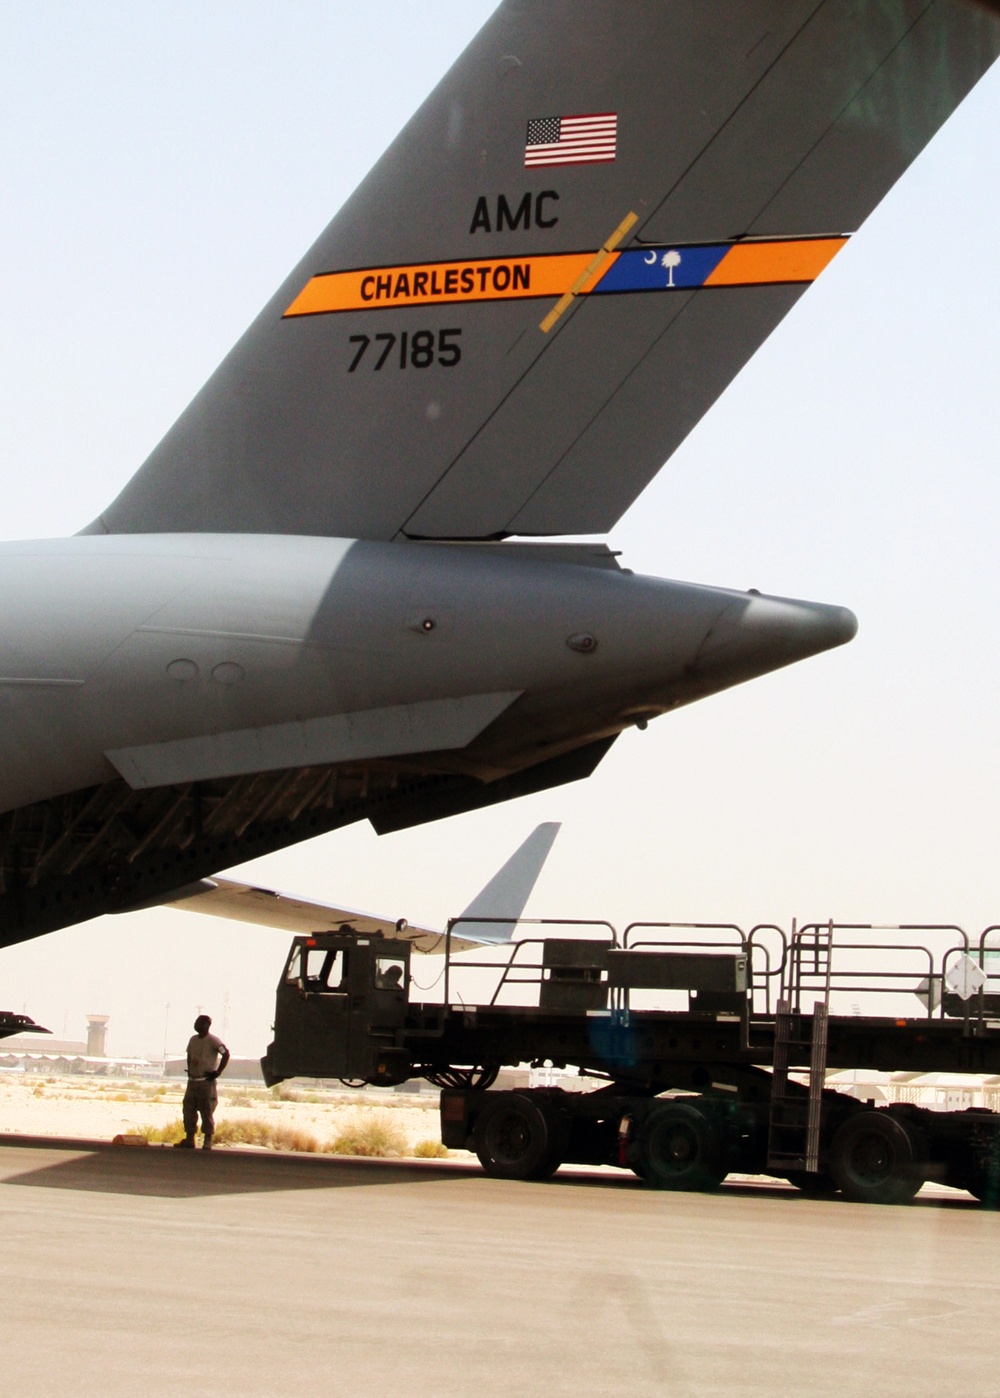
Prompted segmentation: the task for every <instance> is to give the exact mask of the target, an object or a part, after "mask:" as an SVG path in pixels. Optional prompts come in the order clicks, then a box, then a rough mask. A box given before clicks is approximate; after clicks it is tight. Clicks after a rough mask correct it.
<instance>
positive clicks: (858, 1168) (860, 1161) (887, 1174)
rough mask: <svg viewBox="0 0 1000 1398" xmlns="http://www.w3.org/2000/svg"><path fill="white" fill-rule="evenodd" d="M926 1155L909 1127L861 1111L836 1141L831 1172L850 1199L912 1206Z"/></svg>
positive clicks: (883, 1114)
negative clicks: (923, 1157) (924, 1155)
mask: <svg viewBox="0 0 1000 1398" xmlns="http://www.w3.org/2000/svg"><path fill="white" fill-rule="evenodd" d="M922 1156H923V1152H922V1151H921V1149H920V1147H919V1144H918V1142H917V1139H916V1137H915V1136H914V1134H913V1132H912V1131H911V1130H910V1128H909V1127H908V1125H907V1124H906V1122H904V1121H900V1119H899V1118H898V1117H895V1116H890V1115H889V1113H888V1112H885V1111H881V1112H877V1111H867V1112H857V1113H856V1114H855V1115H854V1116H851V1117H848V1119H847V1120H846V1121H845V1122H844V1124H843V1126H842V1127H841V1128H840V1130H839V1131H838V1132H837V1134H836V1135H835V1136H834V1138H833V1144H832V1146H831V1149H830V1172H831V1174H832V1175H833V1178H834V1180H835V1182H836V1184H837V1185H838V1187H839V1188H840V1191H841V1193H842V1194H843V1195H844V1197H845V1198H846V1199H853V1200H854V1201H855V1202H856V1203H859V1204H908V1203H909V1202H910V1201H911V1199H912V1198H913V1196H914V1195H915V1194H916V1192H917V1190H918V1189H919V1188H920V1186H921V1185H922V1184H923V1182H924V1170H923V1159H922Z"/></svg>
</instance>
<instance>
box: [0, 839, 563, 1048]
mask: <svg viewBox="0 0 1000 1398" xmlns="http://www.w3.org/2000/svg"><path fill="white" fill-rule="evenodd" d="M559 828H560V827H559V825H558V823H556V822H552V821H547V822H545V823H543V824H542V825H539V826H538V827H537V828H536V829H535V830H533V831H532V833H531V834H530V835H529V836H528V838H527V839H526V840H525V841H524V843H523V844H522V845H520V846H519V848H518V849H517V850H515V852H514V854H512V855H511V857H510V859H508V860H507V862H506V863H505V864H504V865H503V867H502V868H501V869H499V870H498V871H497V873H496V874H494V876H493V877H492V879H490V881H489V883H487V885H486V886H485V888H483V890H482V891H481V892H480V893H478V894H477V895H476V897H475V898H474V899H473V901H472V902H471V903H470V904H469V906H468V907H467V908H466V910H465V912H464V913H463V914H462V916H461V917H460V918H458V919H456V925H458V926H460V927H461V932H460V933H459V932H453V933H452V937H451V949H452V951H453V952H457V951H469V950H471V949H472V948H474V947H482V946H497V945H502V944H503V943H505V942H509V941H510V940H511V938H512V936H513V934H514V928H515V927H516V925H517V918H518V916H519V915H520V914H521V912H522V911H523V910H524V906H525V904H526V903H527V900H528V895H529V894H530V892H531V890H532V889H533V888H534V886H535V882H536V881H537V878H538V875H539V873H540V872H541V869H542V865H543V864H544V863H545V860H546V859H547V857H548V855H549V851H550V850H551V849H552V846H553V844H554V843H555V838H556V835H557V834H558V833H559ZM163 906H164V907H170V908H180V909H181V910H182V911H184V912H192V913H207V914H208V915H209V916H211V917H223V918H230V919H232V920H233V921H236V922H249V923H254V924H256V925H257V926H258V927H274V928H278V929H280V930H283V931H285V932H291V933H294V934H295V935H296V936H302V935H304V934H308V933H310V932H353V933H355V934H356V935H357V936H359V937H389V938H391V939H394V940H399V941H405V942H410V943H411V944H412V946H413V948H414V950H415V951H418V952H426V953H428V954H431V953H434V952H441V953H443V952H444V950H445V942H446V937H445V933H444V932H442V931H440V930H439V929H437V928H430V927H417V926H414V925H412V924H411V923H409V922H407V920H406V918H398V919H396V920H395V921H394V920H393V919H391V918H385V917H377V916H373V915H372V914H370V913H360V912H357V911H356V910H355V909H353V908H337V907H333V906H332V905H331V904H329V903H316V902H312V901H310V900H309V899H306V898H297V897H295V896H294V895H293V894H289V893H278V892H276V891H275V890H274V889H271V888H260V887H258V886H256V885H254V884H247V883H237V882H235V881H234V880H232V879H223V878H212V879H203V880H201V882H200V883H198V884H196V885H194V886H193V887H192V888H190V889H184V890H183V891H181V892H180V893H179V894H178V896H177V897H175V898H172V899H169V900H168V901H167V902H165V903H164V904H163ZM0 1022H2V1021H0ZM12 1032H14V1031H12Z"/></svg>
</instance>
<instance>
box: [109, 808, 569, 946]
mask: <svg viewBox="0 0 1000 1398" xmlns="http://www.w3.org/2000/svg"><path fill="white" fill-rule="evenodd" d="M560 828H561V826H560V824H559V822H558V821H545V822H543V823H542V824H541V825H538V826H536V827H535V829H534V830H533V831H532V832H531V834H530V835H529V836H528V837H527V839H526V840H524V841H523V842H522V843H521V844H520V845H519V846H518V848H517V849H516V850H515V851H514V853H513V854H512V855H511V856H510V858H509V859H508V860H507V861H506V863H505V864H503V865H502V867H501V868H500V869H498V870H497V872H496V873H495V874H494V875H493V877H492V878H491V879H490V880H489V882H488V883H487V884H486V886H485V887H484V888H482V889H480V891H479V892H478V893H477V894H476V896H475V897H474V898H473V900H472V902H471V903H470V904H469V906H468V907H467V908H466V909H465V911H464V912H463V913H462V915H461V918H459V919H458V920H457V921H456V923H455V924H454V930H453V931H452V935H451V950H452V951H468V950H471V949H472V948H474V947H482V946H496V945H498V944H502V943H504V942H509V941H510V940H511V938H512V937H513V935H514V929H515V928H516V926H517V919H518V918H519V917H520V916H521V914H522V913H523V912H524V909H525V906H526V905H527V902H528V899H529V897H530V896H531V891H532V889H533V888H534V886H535V884H536V883H537V881H538V876H539V874H540V873H541V872H542V867H543V865H544V864H545V861H546V859H547V858H548V857H549V854H550V853H551V850H552V846H553V845H554V844H555V840H556V836H557V835H558V834H559V831H560ZM165 906H167V907H171V908H180V909H181V910H182V911H184V912H192V913H205V914H207V915H208V916H210V917H221V918H226V919H230V920H232V921H235V922H247V923H251V924H254V925H256V926H258V927H275V928H281V929H283V930H284V931H286V932H293V933H295V934H297V935H302V934H303V933H312V932H343V931H351V932H354V933H356V934H357V935H358V936H359V937H370V936H379V937H389V938H390V939H398V940H400V941H405V942H409V943H410V944H411V945H412V947H413V949H414V951H416V952H422V953H427V954H431V953H441V952H443V951H444V950H445V948H446V945H447V943H446V933H445V932H444V931H442V930H440V929H436V928H429V927H420V926H417V925H416V924H414V923H410V922H408V921H407V920H406V919H405V918H388V917H385V916H381V917H380V916H378V915H377V914H372V913H361V912H358V911H357V910H356V909H353V908H335V907H331V906H330V904H328V903H314V902H311V901H310V900H309V899H306V898H298V897H295V896H293V895H291V894H287V893H279V892H276V891H275V890H274V889H270V888H257V887H254V886H253V885H251V884H245V883H235V882H234V881H233V880H232V879H203V880H202V881H201V882H200V883H199V884H196V885H194V886H193V887H192V888H189V889H183V890H181V892H180V893H179V895H178V896H177V897H175V898H171V899H170V900H169V901H168V902H167V903H166V904H165ZM126 911H131V909H128V910H126ZM483 918H485V919H489V921H488V922H479V923H477V922H474V921H470V919H483Z"/></svg>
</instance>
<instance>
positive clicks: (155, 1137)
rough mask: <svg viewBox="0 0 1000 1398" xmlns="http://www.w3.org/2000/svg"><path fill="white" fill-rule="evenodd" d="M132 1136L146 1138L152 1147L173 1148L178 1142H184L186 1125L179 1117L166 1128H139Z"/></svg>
mask: <svg viewBox="0 0 1000 1398" xmlns="http://www.w3.org/2000/svg"><path fill="white" fill-rule="evenodd" d="M132 1134H134V1135H136V1136H145V1138H146V1140H147V1141H148V1142H149V1143H150V1145H154V1146H172V1145H174V1144H175V1142H177V1141H183V1139H184V1123H183V1121H181V1119H180V1117H177V1119H176V1120H175V1121H169V1122H168V1123H167V1125H166V1126H137V1127H136V1128H135V1130H134V1132H133V1133H132Z"/></svg>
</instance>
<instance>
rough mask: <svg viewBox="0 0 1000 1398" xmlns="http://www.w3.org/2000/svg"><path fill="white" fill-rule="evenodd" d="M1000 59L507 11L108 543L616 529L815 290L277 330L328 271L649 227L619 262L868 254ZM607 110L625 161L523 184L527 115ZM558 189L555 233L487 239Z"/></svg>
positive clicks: (867, 32) (992, 35)
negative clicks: (818, 251) (792, 242)
mask: <svg viewBox="0 0 1000 1398" xmlns="http://www.w3.org/2000/svg"><path fill="white" fill-rule="evenodd" d="M998 52H1000V23H997V21H996V20H995V19H994V18H993V17H992V16H991V15H990V14H988V13H987V12H986V11H985V10H978V9H975V8H973V7H971V6H969V5H967V4H966V3H964V0H936V2H934V0H916V2H911V0H825V2H824V3H820V0H740V3H735V0H733V2H732V3H727V4H724V5H706V4H704V3H703V0H631V3H630V4H629V5H627V6H622V5H621V4H619V3H616V0H531V2H530V3H529V2H528V0H508V3H506V4H503V5H501V6H500V7H499V9H498V10H497V12H496V14H495V15H494V16H493V18H492V19H491V20H490V21H489V22H488V23H487V25H486V26H485V27H484V28H483V30H482V31H481V32H480V34H479V35H478V37H477V38H476V39H475V40H474V42H473V43H472V44H471V45H470V46H469V48H468V49H467V50H466V52H465V53H464V54H463V55H462V57H461V58H460V59H459V60H458V62H457V63H456V64H455V65H454V66H453V68H452V69H451V71H450V72H449V73H448V74H447V76H446V77H445V78H444V79H443V81H442V82H441V84H440V85H439V86H438V88H437V89H436V90H435V91H434V92H433V93H432V94H431V96H430V97H429V98H428V99H427V101H426V102H425V103H424V105H423V106H422V107H421V109H420V110H419V111H418V112H417V114H416V115H415V116H414V117H413V119H412V120H411V121H410V122H409V123H408V125H407V126H406V128H405V129H404V130H403V132H402V133H401V134H400V136H399V138H398V139H397V140H396V141H395V142H394V143H393V145H392V146H391V147H390V148H389V150H388V151H387V152H386V154H385V155H384V156H383V158H382V159H381V160H380V161H379V162H378V164H377V165H376V166H375V168H374V169H373V170H372V172H371V174H370V175H369V177H368V178H367V179H366V180H365V181H364V182H363V183H362V185H361V186H360V187H359V189H358V190H357V191H356V193H355V194H354V196H353V197H352V198H351V199H350V200H348V202H347V204H346V205H345V206H344V207H343V209H341V211H340V212H339V213H338V214H337V216H336V217H335V218H334V220H333V221H332V223H331V224H330V225H329V227H328V228H327V229H326V230H325V232H324V233H323V234H322V235H321V236H320V238H319V239H318V241H317V242H316V244H315V245H314V246H313V247H312V248H311V249H310V251H309V252H308V253H307V254H306V256H305V258H304V259H303V260H302V262H300V263H299V265H298V266H297V267H296V268H295V270H294V271H293V272H292V273H291V275H290V276H289V277H288V279H287V280H286V281H285V282H284V284H283V285H282V286H281V287H280V289H279V290H278V292H277V293H276V295H275V296H274V297H273V298H272V300H271V301H270V302H269V303H268V305H267V306H266V307H265V308H264V310H263V311H262V312H261V314H260V316H259V317H258V319H257V320H256V321H255V322H254V324H253V325H252V326H251V327H250V329H249V330H248V331H247V333H246V335H245V336H244V337H243V339H242V340H241V341H240V342H239V344H238V345H237V346H236V347H235V348H234V349H233V351H232V353H231V354H230V355H229V356H228V357H227V359H226V360H225V362H224V363H223V364H222V366H221V367H220V368H219V370H218V371H217V373H216V374H215V375H214V376H213V377H212V378H211V379H210V380H209V382H208V383H207V384H206V385H205V387H204V389H203V390H202V391H201V393H200V394H199V395H198V396H197V397H196V398H195V400H194V401H193V403H192V404H191V406H190V407H189V408H188V409H187V411H186V412H185V413H184V414H183V415H182V416H181V418H180V419H179V420H178V422H177V423H176V425H175V426H174V427H173V428H172V429H171V430H170V432H169V433H168V434H167V436H166V437H165V438H164V440H163V441H162V442H161V443H160V445H159V446H158V447H157V448H156V450H155V451H154V452H153V454H152V456H151V457H150V458H149V460H148V461H147V462H146V464H145V465H144V466H143V467H142V469H141V470H140V471H139V472H138V473H137V475H136V476H135V477H134V478H133V480H132V481H131V482H130V483H129V484H128V485H127V486H126V488H125V490H124V491H123V492H122V494H121V495H120V496H119V497H118V499H117V500H116V501H115V502H114V504H113V505H111V506H110V508H109V509H107V510H106V511H105V512H104V513H103V515H102V516H101V519H100V521H98V522H97V523H96V524H95V526H94V528H95V529H97V530H102V529H106V530H109V531H111V532H116V533H117V532H148V531H165V530H184V531H188V530H225V531H233V532H239V531H247V532H249V531H253V532H263V533H294V534H328V535H340V536H347V537H360V538H369V539H392V538H394V537H396V536H397V535H399V534H400V533H405V534H408V535H410V536H419V537H434V538H458V537H462V538H489V537H496V536H499V535H503V534H509V533H518V534H522V535H528V534H536V535H538V534H547V535H557V534H568V533H604V532H606V531H607V530H608V529H610V528H611V526H612V525H613V524H614V523H615V521H616V520H617V519H618V518H619V517H620V515H621V514H622V513H623V511H624V510H625V509H626V508H627V506H628V505H629V504H630V503H631V502H632V500H633V499H634V498H635V496H636V495H637V494H638V492H639V491H640V490H641V489H642V487H643V486H644V485H645V484H646V483H647V482H648V481H649V480H650V479H651V478H652V476H653V475H654V474H655V473H656V472H657V471H658V470H659V469H660V467H661V466H662V464H663V462H664V461H665V460H666V459H667V457H668V456H669V455H670V454H671V453H672V452H673V450H674V449H675V448H676V447H677V445H678V444H679V443H680V442H681V441H682V440H683V438H684V437H685V436H686V434H687V433H688V432H689V431H690V430H691V428H692V427H693V426H694V425H695V423H696V422H697V421H698V419H699V418H700V417H701V416H702V414H703V413H704V412H705V411H706V410H707V408H708V407H710V406H711V404H712V403H713V402H714V401H715V399H716V397H717V396H718V395H719V393H720V392H721V391H722V390H723V389H724V388H725V386H726V385H727V384H728V383H729V382H730V381H731V379H732V378H733V376H734V375H735V374H736V373H737V372H738V371H739V369H740V368H741V367H742V365H743V364H744V363H745V362H746V360H747V359H748V358H749V357H750V356H751V355H752V354H753V353H754V351H755V350H756V349H757V348H758V346H759V345H760V343H761V342H762V340H764V339H765V338H766V336H767V335H768V334H770V332H771V330H773V328H774V327H775V325H776V324H777V323H778V321H779V320H780V319H781V318H782V317H783V316H784V315H785V314H786V313H787V311H788V310H789V309H790V308H791V306H792V305H793V304H794V303H795V302H796V301H797V300H798V298H799V296H800V295H801V294H802V291H803V290H804V289H805V284H792V285H760V286H753V287H748V288H740V287H727V288H724V289H723V288H711V287H709V288H704V289H702V290H694V291H677V292H675V293H672V294H670V295H620V296H619V295H614V296H588V297H581V298H578V299H577V301H576V303H575V304H574V305H573V306H572V307H571V309H570V311H569V312H568V313H567V314H565V315H564V316H563V317H562V318H561V320H560V321H559V323H558V325H557V326H556V328H555V329H554V330H553V331H552V332H551V333H548V334H545V333H543V332H542V331H541V330H540V328H539V327H540V322H541V321H542V319H543V317H544V316H545V314H546V312H547V311H548V310H549V309H551V307H552V305H553V303H554V301H555V299H556V298H555V297H552V298H550V299H549V300H516V301H496V300H494V301H487V302H479V303H472V302H469V303H465V304H452V305H443V306H441V305H426V306H399V307H398V308H388V307H387V308H383V309H366V310H363V311H352V312H344V313H338V314H330V315H313V316H305V317H300V318H293V319H283V316H284V313H285V312H286V311H287V309H288V308H289V306H290V305H291V304H292V302H293V301H294V300H295V298H296V297H297V296H298V295H299V293H300V292H302V290H303V288H304V287H305V286H306V285H307V284H308V283H309V281H310V279H311V278H313V277H314V276H316V275H317V274H321V273H329V272H334V271H340V270H344V269H353V268H372V269H386V268H400V267H412V266H413V265H415V264H425V263H426V264H435V265H437V264H443V263H447V262H450V261H453V260H461V259H482V258H500V257H514V258H518V257H520V258H524V257H528V256H531V255H542V254H552V253H584V254H590V255H593V254H594V253H596V252H597V251H598V250H599V249H600V248H601V246H602V244H603V243H604V241H605V239H607V238H608V237H609V235H610V234H611V233H612V231H613V230H615V229H616V228H617V227H618V226H619V224H620V222H621V221H622V219H623V218H625V216H626V215H627V214H629V212H630V211H634V213H635V214H636V215H637V216H638V221H637V222H636V224H635V226H634V228H633V229H632V231H631V232H630V234H629V236H628V239H627V241H626V243H625V244H623V247H628V246H631V247H632V248H640V247H642V246H644V245H645V244H646V243H654V244H664V243H665V244H666V245H667V246H668V247H670V246H672V245H673V244H677V245H679V246H680V247H681V248H682V250H683V249H684V247H685V245H687V244H692V243H704V242H709V243H711V242H721V241H730V240H740V239H757V238H761V237H780V238H788V237H813V236H816V235H837V234H844V233H851V232H853V231H854V230H855V229H857V228H858V226H859V225H860V224H861V223H862V221H863V220H864V218H865V217H866V216H867V215H868V214H869V213H870V211H871V209H872V208H873V207H874V205H875V204H876V203H877V202H878V201H879V199H881V198H882V196H883V195H884V194H885V192H886V190H887V189H888V188H889V187H890V186H891V185H892V184H893V183H894V181H895V180H896V179H897V178H898V177H899V175H900V174H901V173H902V172H903V170H905V168H906V166H907V165H908V164H909V163H910V161H911V160H912V159H913V157H914V156H915V155H916V154H917V153H918V151H919V150H920V149H921V148H922V147H923V146H924V145H925V144H926V142H927V140H928V139H929V138H930V137H931V135H933V133H934V131H936V130H937V128H938V126H939V125H940V124H941V122H942V121H943V120H944V118H945V117H946V116H947V115H948V113H949V112H950V111H952V110H953V109H954V107H955V106H957V104H958V102H959V101H961V99H962V97H963V96H964V95H965V93H966V92H967V91H968V90H969V88H970V87H971V86H972V85H973V84H974V82H975V81H976V80H977V78H978V77H980V76H981V74H982V73H983V72H984V71H985V69H986V68H987V67H988V66H989V64H990V63H991V62H992V61H993V60H994V58H995V57H996V55H997V53H998ZM587 112H614V113H616V114H617V117H618V136H617V153H616V157H615V159H614V161H612V162H606V163H600V164H575V165H567V166H562V167H553V168H544V169H525V167H524V156H525V133H526V127H527V123H528V121H529V120H530V119H532V118H537V117H544V116H552V115H558V114H571V113H587ZM546 191H551V192H553V193H557V194H558V201H557V202H556V201H550V202H548V203H547V204H545V205H544V222H546V223H548V222H550V221H551V220H553V219H555V220H557V221H556V222H555V223H554V225H553V226H551V227H539V226H538V222H539V221H538V219H537V218H532V221H531V226H530V227H525V226H524V225H525V220H524V218H523V217H522V218H521V219H520V221H519V225H518V226H517V227H516V228H511V227H509V226H505V227H504V228H503V229H497V228H496V227H492V231H491V232H489V233H487V232H485V231H484V230H483V229H482V228H481V227H480V228H476V231H471V230H472V229H473V227H474V225H475V222H476V219H475V215H476V210H477V207H478V206H479V201H480V200H481V199H485V200H486V201H487V204H488V205H489V206H491V207H492V209H493V216H492V217H491V220H490V221H491V225H492V224H493V223H494V222H495V221H496V216H497V204H498V201H499V200H500V198H501V197H502V198H504V199H505V200H506V201H507V204H508V206H509V208H510V209H511V211H512V212H514V213H516V212H517V210H518V208H519V206H520V203H521V201H522V200H523V197H524V195H525V194H526V193H530V194H531V195H532V196H534V198H535V199H536V200H537V197H538V196H539V195H540V194H542V193H543V192H546ZM533 207H537V206H535V205H533ZM512 221H513V220H511V219H508V220H507V221H506V222H507V224H509V223H510V222H512ZM449 328H451V329H459V330H460V331H461V341H460V343H461V350H462V359H461V362H460V363H459V364H457V365H454V366H452V367H441V366H440V365H438V364H437V363H435V364H433V365H430V366H428V367H426V368H424V369H422V370H421V369H408V370H406V371H401V370H400V369H399V367H398V362H399V351H398V348H396V347H394V348H393V350H392V352H391V353H390V356H389V358H388V359H387V361H386V363H385V365H384V367H383V368H382V369H381V370H380V371H375V370H373V368H372V365H373V364H374V363H376V362H377V360H376V359H375V357H374V356H375V355H376V354H378V355H381V352H382V349H383V348H384V347H385V345H384V344H383V345H375V346H373V350H372V352H371V353H370V354H369V355H368V356H367V357H366V358H365V359H364V360H363V361H362V363H361V364H360V365H359V367H358V369H357V370H356V371H355V372H354V373H350V372H348V367H349V365H350V363H351V361H352V359H353V357H354V355H355V353H356V346H355V345H353V344H352V343H351V336H357V335H368V336H371V337H374V336H375V335H377V334H383V333H384V334H387V335H388V334H392V335H394V336H396V337H397V341H398V340H399V338H400V337H401V336H402V334H403V333H404V332H406V333H408V334H409V335H410V336H411V337H412V335H413V334H414V333H415V332H421V331H425V332H430V333H432V334H433V335H434V336H435V337H437V336H439V335H440V333H441V332H442V331H446V330H448V329H449ZM385 343H387V342H385ZM290 462H293V463H294V482H295V488H294V489H289V479H288V474H287V472H288V466H287V463H290Z"/></svg>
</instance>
